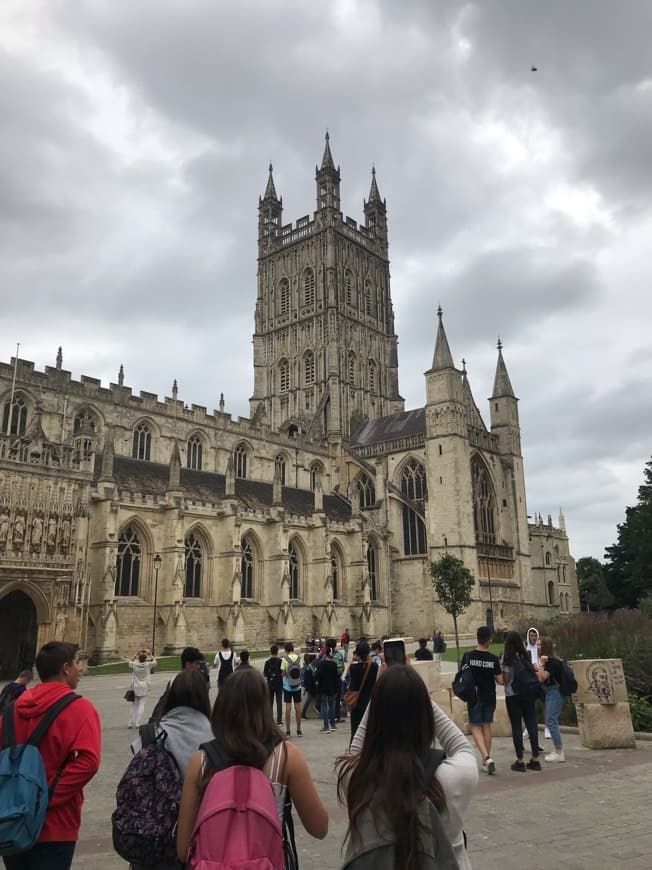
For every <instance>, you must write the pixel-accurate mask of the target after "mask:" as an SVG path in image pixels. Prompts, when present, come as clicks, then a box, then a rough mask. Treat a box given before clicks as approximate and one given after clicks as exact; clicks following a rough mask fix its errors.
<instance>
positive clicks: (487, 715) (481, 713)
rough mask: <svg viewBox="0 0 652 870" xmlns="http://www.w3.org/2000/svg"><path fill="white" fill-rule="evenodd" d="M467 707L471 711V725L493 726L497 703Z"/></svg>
mask: <svg viewBox="0 0 652 870" xmlns="http://www.w3.org/2000/svg"><path fill="white" fill-rule="evenodd" d="M466 706H467V709H468V711H469V725H491V723H492V722H493V721H494V713H495V712H496V704H495V702H494V703H492V704H482V703H480V702H478V703H477V704H475V705H471V704H467V705H466Z"/></svg>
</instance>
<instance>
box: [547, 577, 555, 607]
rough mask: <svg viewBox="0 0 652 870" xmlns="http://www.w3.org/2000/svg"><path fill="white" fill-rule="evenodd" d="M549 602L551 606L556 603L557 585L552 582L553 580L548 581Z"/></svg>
mask: <svg viewBox="0 0 652 870" xmlns="http://www.w3.org/2000/svg"><path fill="white" fill-rule="evenodd" d="M548 601H549V602H550V604H554V603H555V584H554V583H553V582H552V580H549V581H548Z"/></svg>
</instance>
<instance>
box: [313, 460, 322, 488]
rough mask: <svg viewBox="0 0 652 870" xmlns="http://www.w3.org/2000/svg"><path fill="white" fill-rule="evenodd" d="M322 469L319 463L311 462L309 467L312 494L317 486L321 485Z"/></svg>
mask: <svg viewBox="0 0 652 870" xmlns="http://www.w3.org/2000/svg"><path fill="white" fill-rule="evenodd" d="M323 473H324V467H323V465H322V464H321V462H313V463H312V465H311V466H310V489H311V490H312V491H313V492H314V491H315V490H316V489H317V484H318V483H319V484H321V480H322V475H323Z"/></svg>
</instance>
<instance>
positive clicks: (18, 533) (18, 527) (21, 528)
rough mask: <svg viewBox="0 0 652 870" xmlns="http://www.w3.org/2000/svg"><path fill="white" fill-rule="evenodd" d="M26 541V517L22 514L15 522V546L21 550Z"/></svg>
mask: <svg viewBox="0 0 652 870" xmlns="http://www.w3.org/2000/svg"><path fill="white" fill-rule="evenodd" d="M24 540H25V517H24V516H23V515H22V514H18V516H17V517H16V519H15V520H14V546H15V548H16V549H17V550H20V549H21V547H22V546H23V541H24Z"/></svg>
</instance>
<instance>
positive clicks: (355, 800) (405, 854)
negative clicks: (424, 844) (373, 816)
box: [337, 665, 446, 870]
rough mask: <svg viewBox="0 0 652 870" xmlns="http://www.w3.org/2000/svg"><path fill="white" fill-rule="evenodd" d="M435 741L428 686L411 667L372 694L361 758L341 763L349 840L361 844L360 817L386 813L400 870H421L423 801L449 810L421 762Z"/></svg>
mask: <svg viewBox="0 0 652 870" xmlns="http://www.w3.org/2000/svg"><path fill="white" fill-rule="evenodd" d="M434 737H435V720H434V717H433V713H432V704H431V702H430V696H429V695H428V690H427V689H426V685H425V683H424V682H423V680H422V679H421V677H420V676H419V675H418V674H417V673H416V671H414V670H413V669H412V668H411V667H407V666H406V665H393V666H392V667H391V668H388V669H387V670H386V671H384V672H383V673H382V674H381V676H380V677H379V679H378V680H377V682H376V684H375V685H374V688H373V691H372V693H371V701H370V703H369V718H368V720H367V728H366V733H365V739H364V744H363V746H362V751H361V752H360V754H359V755H345V756H343V757H342V758H339V759H338V760H337V767H338V778H337V794H338V798H339V800H340V802H341V803H346V805H347V810H348V816H349V830H348V832H347V839H348V838H349V837H350V838H351V840H352V842H353V843H354V844H355V843H359V842H360V839H361V837H360V823H361V821H362V815H363V813H364V812H365V811H366V810H369V809H370V808H371V806H372V804H373V806H374V808H377V809H382V811H383V812H384V814H385V815H386V817H387V821H388V822H389V825H390V828H391V830H392V832H393V833H394V835H395V837H396V859H395V860H396V865H395V866H396V867H397V870H417V868H419V867H420V866H421V856H420V854H419V851H420V850H419V841H420V835H421V825H420V823H419V819H418V807H419V804H420V803H421V801H422V800H423V798H424V797H425V796H427V797H429V798H430V800H431V801H432V802H433V804H434V805H435V807H436V808H437V810H439V812H441V811H442V810H445V809H446V798H445V796H444V790H443V788H442V786H441V783H440V782H439V781H438V780H437V778H436V777H435V778H433V781H432V783H430V785H429V786H427V785H426V783H425V782H424V768H423V761H422V759H423V757H424V755H425V753H426V752H427V751H428V749H430V747H431V745H432V742H433V740H434Z"/></svg>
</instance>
